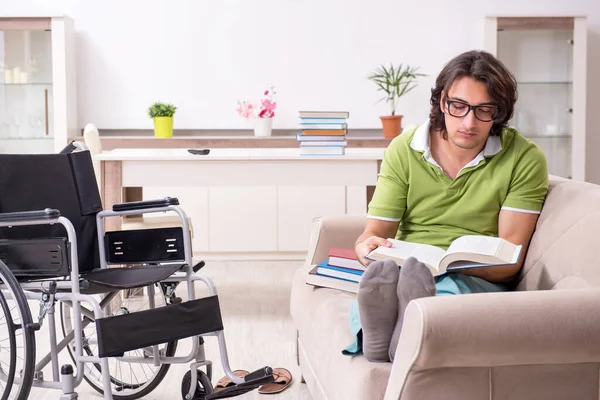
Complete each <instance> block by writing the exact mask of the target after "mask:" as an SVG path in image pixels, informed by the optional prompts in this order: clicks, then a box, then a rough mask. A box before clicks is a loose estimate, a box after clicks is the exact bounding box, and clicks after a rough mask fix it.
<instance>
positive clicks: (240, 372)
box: [213, 369, 250, 393]
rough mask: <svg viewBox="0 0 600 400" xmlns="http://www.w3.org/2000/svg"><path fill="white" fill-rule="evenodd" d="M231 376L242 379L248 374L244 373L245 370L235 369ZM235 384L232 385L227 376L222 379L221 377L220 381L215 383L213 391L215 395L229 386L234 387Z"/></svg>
mask: <svg viewBox="0 0 600 400" xmlns="http://www.w3.org/2000/svg"><path fill="white" fill-rule="evenodd" d="M232 372H233V374H234V375H235V376H237V377H238V378H243V377H245V376H246V375H248V374H249V373H250V372H248V371H246V370H245V369H236V370H235V371H232ZM234 385H235V383H233V382H232V381H231V379H229V377H228V376H227V375H225V376H224V377H222V378H221V379H219V381H218V382H217V384H216V385H215V387H214V388H213V391H214V392H215V393H217V392H220V391H221V390H223V389H225V388H228V387H230V386H234Z"/></svg>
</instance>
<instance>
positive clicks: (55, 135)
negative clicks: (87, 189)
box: [0, 16, 79, 153]
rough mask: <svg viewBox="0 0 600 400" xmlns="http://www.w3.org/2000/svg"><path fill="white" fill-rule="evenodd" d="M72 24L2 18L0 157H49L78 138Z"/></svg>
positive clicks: (62, 19) (63, 20) (59, 20)
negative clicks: (69, 141)
mask: <svg viewBox="0 0 600 400" xmlns="http://www.w3.org/2000/svg"><path fill="white" fill-rule="evenodd" d="M74 47H75V42H74V37H73V21H72V20H71V19H70V18H68V17H66V16H60V17H35V18H25V17H16V18H9V17H1V18H0V152H2V153H52V152H57V151H59V150H61V149H62V148H63V147H64V146H65V145H66V144H67V140H68V138H69V137H76V136H79V135H78V134H77V101H76V95H77V89H76V78H77V77H76V73H75V54H74Z"/></svg>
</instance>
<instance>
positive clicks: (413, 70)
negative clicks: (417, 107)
mask: <svg viewBox="0 0 600 400" xmlns="http://www.w3.org/2000/svg"><path fill="white" fill-rule="evenodd" d="M417 70H418V67H411V66H410V65H406V66H403V65H402V64H400V65H398V66H397V67H395V66H394V65H393V64H390V66H389V67H386V66H385V65H381V66H379V67H377V68H376V69H375V71H374V72H373V73H372V74H371V76H369V78H368V79H369V80H371V81H373V82H375V84H376V85H377V87H378V89H377V90H380V91H382V92H384V93H385V96H384V97H383V98H382V99H380V100H379V101H382V100H385V101H386V102H387V103H388V105H389V106H390V111H391V115H386V116H382V117H380V118H381V123H382V126H383V136H384V137H385V138H387V139H393V138H395V137H396V136H398V135H399V134H400V132H401V131H402V117H403V115H396V109H397V108H398V100H400V97H402V96H404V95H405V94H406V93H408V92H410V91H411V90H413V89H414V88H415V87H416V86H417V82H416V79H417V77H419V76H426V75H425V74H419V73H417Z"/></svg>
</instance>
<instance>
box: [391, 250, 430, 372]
mask: <svg viewBox="0 0 600 400" xmlns="http://www.w3.org/2000/svg"><path fill="white" fill-rule="evenodd" d="M396 296H397V298H398V320H397V321H396V326H395V328H394V332H393V334H392V339H391V342H390V347H389V353H388V356H389V359H390V361H394V356H395V355H396V348H397V347H398V340H399V339H400V333H401V332H402V324H403V322H404V312H405V311H406V307H407V306H408V303H410V302H411V301H412V300H415V299H419V298H421V297H431V296H435V280H434V279H433V275H432V274H431V271H430V270H429V268H427V266H426V265H425V264H423V263H422V262H420V261H419V260H417V259H416V258H414V257H409V258H408V259H407V260H406V261H405V262H404V264H403V265H402V267H401V268H400V278H399V279H398V287H397V294H396Z"/></svg>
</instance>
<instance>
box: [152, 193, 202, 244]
mask: <svg viewBox="0 0 600 400" xmlns="http://www.w3.org/2000/svg"><path fill="white" fill-rule="evenodd" d="M167 196H169V197H176V198H177V199H179V204H180V205H181V208H183V210H184V211H185V213H186V214H187V216H188V217H189V218H190V219H191V221H192V229H193V233H194V237H193V239H192V249H193V250H194V252H206V251H209V247H208V188H207V187H179V186H169V187H145V188H144V190H143V199H144V200H154V199H162V198H165V197H167ZM160 215H161V214H147V215H146V216H145V218H148V219H150V218H154V217H157V216H160ZM162 215H166V214H162ZM169 215H172V216H177V214H175V213H170V214H169Z"/></svg>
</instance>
